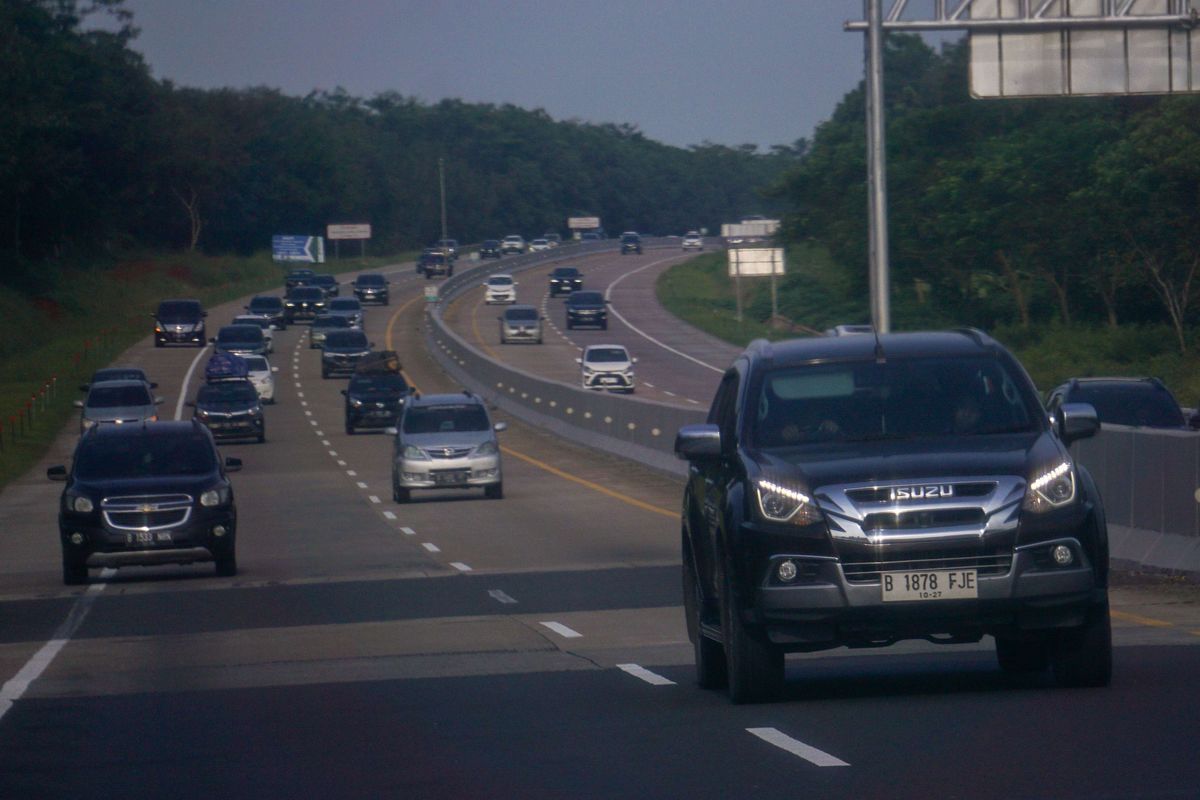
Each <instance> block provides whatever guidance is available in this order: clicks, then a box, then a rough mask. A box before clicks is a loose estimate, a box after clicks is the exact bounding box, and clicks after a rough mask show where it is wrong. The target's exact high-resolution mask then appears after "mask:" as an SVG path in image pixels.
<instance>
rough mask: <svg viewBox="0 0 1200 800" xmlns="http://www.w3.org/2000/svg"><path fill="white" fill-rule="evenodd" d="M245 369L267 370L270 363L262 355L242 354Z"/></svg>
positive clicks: (253, 370) (254, 370)
mask: <svg viewBox="0 0 1200 800" xmlns="http://www.w3.org/2000/svg"><path fill="white" fill-rule="evenodd" d="M243 358H244V360H245V362H246V369H248V370H250V371H251V372H267V371H269V370H270V369H271V365H270V364H268V363H267V360H266V359H265V358H263V357H262V356H244V357H243Z"/></svg>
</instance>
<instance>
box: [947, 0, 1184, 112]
mask: <svg viewBox="0 0 1200 800" xmlns="http://www.w3.org/2000/svg"><path fill="white" fill-rule="evenodd" d="M1024 2H1026V0H974V2H972V3H971V6H970V9H971V19H972V20H976V21H986V20H1004V19H1015V18H1021V17H1022V13H1023V10H1022V5H1023V3H1024ZM1126 2H1127V3H1128V8H1125V7H1124V6H1122V9H1121V10H1122V14H1123V16H1124V18H1125V19H1127V20H1129V21H1130V22H1131V23H1136V22H1137V20H1138V18H1139V17H1143V18H1146V17H1162V16H1163V15H1166V14H1168V13H1170V11H1171V3H1170V0H1126ZM1108 5H1109V2H1108V0H1048V1H1047V2H1046V3H1045V5H1044V6H1040V7H1039V12H1040V13H1039V15H1038V19H1039V20H1041V21H1048V20H1056V19H1061V20H1064V21H1067V20H1069V21H1070V22H1071V23H1079V22H1080V21H1081V20H1088V19H1097V20H1098V19H1102V18H1104V17H1105V14H1106V12H1107V11H1108ZM1188 5H1189V6H1190V8H1191V9H1192V10H1193V11H1195V10H1200V0H1191V2H1189V3H1188ZM970 43H971V79H970V82H971V95H972V96H973V97H977V98H995V97H1063V96H1069V95H1110V94H1175V93H1183V92H1196V91H1200V30H1197V29H1194V28H1193V29H1192V30H1184V29H1183V28H1179V27H1166V26H1162V27H1136V26H1135V25H1130V27H1125V28H1112V27H1110V28H1104V29H1100V28H1095V29H1091V28H1086V27H1083V28H1080V27H1063V28H1061V29H1057V30H1046V31H1034V32H1024V31H1022V32H1007V31H1006V32H987V31H985V32H977V31H973V32H972V33H971V34H970Z"/></svg>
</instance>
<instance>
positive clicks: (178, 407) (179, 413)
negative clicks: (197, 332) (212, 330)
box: [175, 345, 208, 420]
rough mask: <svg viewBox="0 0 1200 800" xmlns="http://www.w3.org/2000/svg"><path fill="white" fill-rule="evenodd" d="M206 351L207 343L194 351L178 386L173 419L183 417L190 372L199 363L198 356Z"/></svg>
mask: <svg viewBox="0 0 1200 800" xmlns="http://www.w3.org/2000/svg"><path fill="white" fill-rule="evenodd" d="M207 352H208V345H204V347H201V348H200V352H199V353H196V357H195V358H193V359H192V365H191V366H190V367H188V371H187V374H186V375H184V376H183V385H182V386H180V387H179V400H178V402H176V403H175V419H177V420H180V419H183V402H184V401H185V400H187V394H188V384H189V383H190V382H191V380H192V373H193V372H195V371H196V365H197V364H199V363H200V358H201V357H202V356H203V355H204V354H205V353H207Z"/></svg>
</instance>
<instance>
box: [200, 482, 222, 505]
mask: <svg viewBox="0 0 1200 800" xmlns="http://www.w3.org/2000/svg"><path fill="white" fill-rule="evenodd" d="M227 502H229V487H228V486H218V487H217V488H216V489H209V490H208V491H207V492H205V493H204V494H202V495H200V505H202V506H204V507H205V508H214V507H216V506H221V505H225V503H227Z"/></svg>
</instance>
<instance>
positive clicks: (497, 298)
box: [483, 292, 517, 305]
mask: <svg viewBox="0 0 1200 800" xmlns="http://www.w3.org/2000/svg"><path fill="white" fill-rule="evenodd" d="M483 301H484V302H485V303H487V304H488V305H491V304H492V303H515V302H517V293H516V292H488V293H487V294H485V295H484V296H483Z"/></svg>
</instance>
